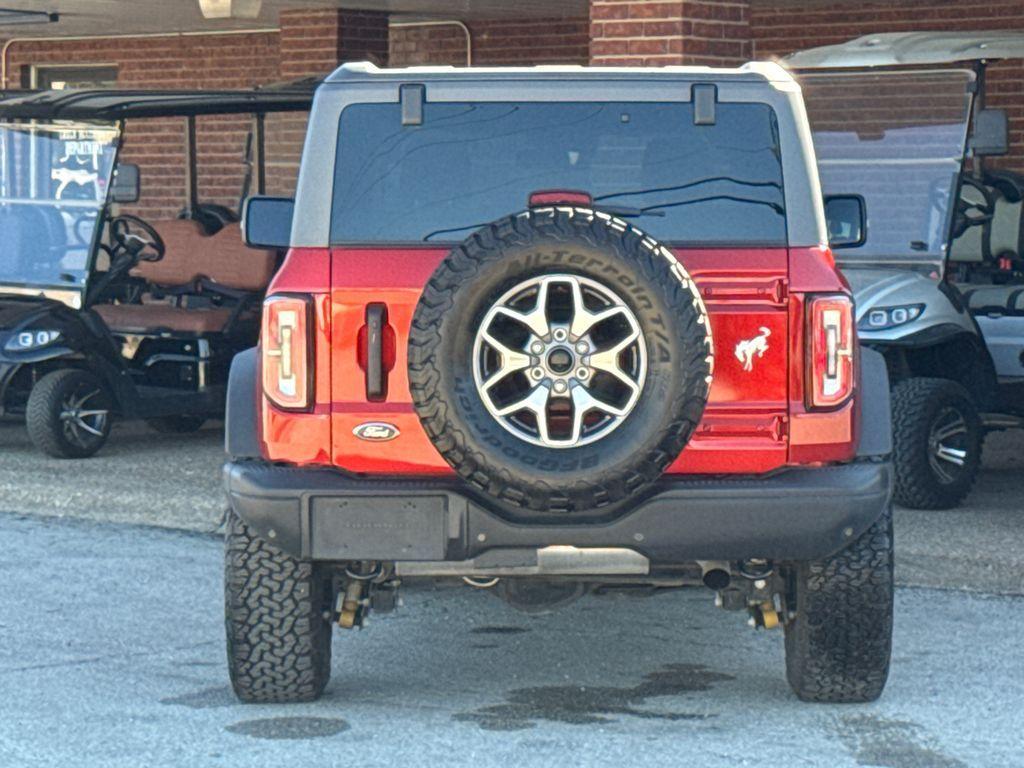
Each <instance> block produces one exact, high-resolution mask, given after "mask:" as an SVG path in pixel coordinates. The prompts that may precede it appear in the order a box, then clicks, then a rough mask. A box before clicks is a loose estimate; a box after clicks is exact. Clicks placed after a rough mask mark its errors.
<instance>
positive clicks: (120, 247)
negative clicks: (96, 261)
mask: <svg viewBox="0 0 1024 768" xmlns="http://www.w3.org/2000/svg"><path fill="white" fill-rule="evenodd" d="M110 236H111V237H112V238H113V240H114V244H115V250H117V251H122V252H124V253H127V254H129V255H130V256H131V257H132V260H133V261H134V262H140V261H160V259H162V258H163V257H164V253H166V252H167V246H165V245H164V241H163V238H162V237H160V233H159V232H157V231H156V230H155V229H153V227H152V225H150V224H147V223H146V222H145V221H143V220H142V219H140V218H139V217H138V216H129V215H127V214H125V215H123V216H118V217H117V218H115V219H112V220H111V222H110Z"/></svg>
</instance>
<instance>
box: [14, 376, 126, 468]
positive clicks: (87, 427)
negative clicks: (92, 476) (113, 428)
mask: <svg viewBox="0 0 1024 768" xmlns="http://www.w3.org/2000/svg"><path fill="white" fill-rule="evenodd" d="M112 407H113V399H112V398H111V396H110V393H109V392H108V390H107V387H106V385H105V384H104V383H103V382H102V381H101V380H100V379H99V378H97V377H96V376H95V375H93V374H92V373H89V372H88V371H83V370H79V369H77V368H65V369H64V370H60V371H53V372H51V373H48V374H46V375H45V376H43V378H41V379H40V380H39V381H38V382H37V383H36V385H35V386H34V387H33V388H32V392H31V393H30V394H29V397H28V406H27V407H26V409H25V423H26V426H27V427H28V434H29V437H30V438H31V439H32V442H33V443H34V444H35V446H36V448H38V449H39V450H41V451H42V452H43V453H46V454H48V455H50V456H54V457H56V458H58V459H84V458H86V457H88V456H92V455H93V454H94V453H96V452H97V451H98V450H99V449H100V448H102V447H103V444H104V443H105V442H107V437H108V436H109V434H110V423H111V411H112Z"/></svg>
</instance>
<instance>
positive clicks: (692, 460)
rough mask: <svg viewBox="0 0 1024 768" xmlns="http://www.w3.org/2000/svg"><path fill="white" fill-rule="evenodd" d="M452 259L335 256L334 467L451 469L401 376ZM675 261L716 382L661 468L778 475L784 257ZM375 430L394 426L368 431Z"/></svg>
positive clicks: (356, 252)
mask: <svg viewBox="0 0 1024 768" xmlns="http://www.w3.org/2000/svg"><path fill="white" fill-rule="evenodd" d="M447 252H448V249H447V248H437V249H435V248H336V249H333V250H332V252H331V275H332V289H331V315H332V319H331V328H332V355H331V396H332V397H331V400H332V402H331V424H332V429H331V432H332V461H333V463H334V464H335V465H336V466H338V467H341V468H344V469H347V470H349V471H354V472H372V473H398V472H401V473H423V474H448V473H450V472H451V469H450V468H449V467H448V465H447V464H446V463H445V462H444V460H443V459H442V458H441V456H440V455H439V454H438V452H437V451H436V450H435V449H434V447H433V445H432V444H431V443H430V440H429V438H428V437H427V435H426V434H425V432H424V431H423V429H422V427H421V426H420V423H419V419H418V417H417V415H416V413H415V410H414V409H413V405H412V399H411V397H410V394H409V383H408V377H407V374H406V370H407V359H406V344H407V341H408V334H409V328H410V325H411V322H412V316H413V313H414V311H415V308H416V303H417V302H418V301H419V297H420V293H421V291H422V288H423V286H424V285H425V283H426V282H427V280H428V279H429V277H430V275H431V273H432V272H433V271H434V269H435V268H436V267H437V265H438V264H439V263H440V262H441V260H442V259H443V258H444V257H445V255H446V254H447ZM677 255H678V256H679V258H680V260H681V261H682V262H683V264H684V265H685V266H686V267H687V269H688V270H689V271H690V273H691V275H692V276H693V277H694V279H695V280H696V281H697V283H698V285H699V286H700V289H701V292H702V294H703V296H704V300H705V303H706V305H707V308H708V312H709V314H710V316H711V324H712V333H713V337H714V342H715V375H714V384H713V386H712V389H711V396H710V401H709V404H708V407H707V410H706V412H705V417H704V420H703V422H702V423H701V425H700V426H699V427H698V429H697V431H696V433H695V434H694V437H693V439H692V440H691V442H690V445H689V446H688V447H687V448H686V449H685V450H684V451H683V453H682V454H681V455H680V457H679V459H677V460H676V462H675V463H674V464H673V465H672V466H671V467H670V468H669V470H668V471H669V472H674V473H752V472H764V471H767V470H770V469H773V468H776V467H779V466H781V465H783V464H785V462H786V457H787V403H788V399H789V388H788V373H789V355H790V349H789V344H788V342H787V340H788V338H789V320H788V311H787V310H788V297H787V278H788V274H787V273H788V266H787V265H788V256H787V251H786V249H785V248H773V249H703V250H686V251H678V252H677ZM374 306H376V307H382V308H383V309H384V311H385V313H386V324H387V326H388V329H387V330H386V331H385V333H384V334H383V338H382V340H381V350H382V356H383V362H384V374H385V382H386V394H384V395H383V397H381V398H380V399H370V397H368V393H367V381H368V379H367V365H366V349H367V344H368V338H369V336H368V328H367V327H366V326H367V317H368V310H369V309H370V308H371V307H374ZM373 424H381V425H387V427H391V429H388V428H387V427H384V428H382V429H374V428H369V429H367V428H366V427H365V425H373ZM360 427H363V428H362V429H360ZM357 432H358V433H359V434H357ZM396 432H397V434H396ZM368 438H369V439H368ZM382 438H387V439H382Z"/></svg>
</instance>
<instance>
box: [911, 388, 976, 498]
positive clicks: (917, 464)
mask: <svg viewBox="0 0 1024 768" xmlns="http://www.w3.org/2000/svg"><path fill="white" fill-rule="evenodd" d="M947 405H949V406H953V407H955V408H957V409H958V410H959V411H960V412H961V414H962V415H963V416H964V420H965V421H966V423H967V430H968V438H967V443H968V447H967V459H966V463H965V464H964V468H963V471H962V473H961V474H960V476H959V477H958V478H957V479H956V481H955V482H953V483H943V482H942V481H941V480H940V479H939V478H938V477H937V476H936V474H935V471H934V470H933V469H932V468H931V465H930V464H929V461H928V450H929V447H928V438H929V436H930V434H931V429H932V424H933V422H934V420H935V419H936V417H937V416H938V414H939V412H940V411H941V409H942V408H943V407H944V406H947ZM892 421H893V459H894V464H895V468H896V483H895V489H894V494H893V498H894V499H895V501H896V503H897V504H901V505H903V506H904V507H910V508H911V509H952V508H954V507H956V506H957V505H959V504H960V503H961V502H962V501H963V500H964V499H965V498H966V497H967V494H968V493H970V491H971V487H972V486H973V485H974V482H975V480H977V477H978V470H979V468H980V467H981V446H982V437H983V435H982V429H981V417H980V416H979V415H978V408H977V406H976V405H975V402H974V398H972V397H971V393H970V392H968V391H967V389H965V388H964V387H963V386H961V385H960V384H958V383H957V382H955V381H950V380H948V379H930V378H913V379H904V380H903V381H901V382H899V383H897V384H896V386H894V387H893V389H892Z"/></svg>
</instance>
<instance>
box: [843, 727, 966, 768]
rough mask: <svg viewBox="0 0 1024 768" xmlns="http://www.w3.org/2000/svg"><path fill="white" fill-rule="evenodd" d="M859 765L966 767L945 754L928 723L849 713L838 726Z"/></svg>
mask: <svg viewBox="0 0 1024 768" xmlns="http://www.w3.org/2000/svg"><path fill="white" fill-rule="evenodd" d="M835 731H836V733H837V735H838V736H839V740H840V741H842V742H843V746H845V747H846V749H847V750H849V752H850V754H851V755H853V758H854V759H855V760H856V761H857V764H858V765H864V766H873V768H966V763H963V762H961V761H960V760H957V759H956V758H955V757H950V756H949V755H945V754H943V753H942V752H941V751H940V750H939V749H938V747H937V746H936V745H935V744H934V742H933V740H932V739H931V738H930V737H929V735H928V733H927V731H925V729H924V727H923V726H921V725H918V724H917V723H912V722H909V721H905V720H891V719H889V718H885V717H879V716H878V715H849V716H846V717H843V718H840V720H839V722H838V723H837V725H836V727H835Z"/></svg>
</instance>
